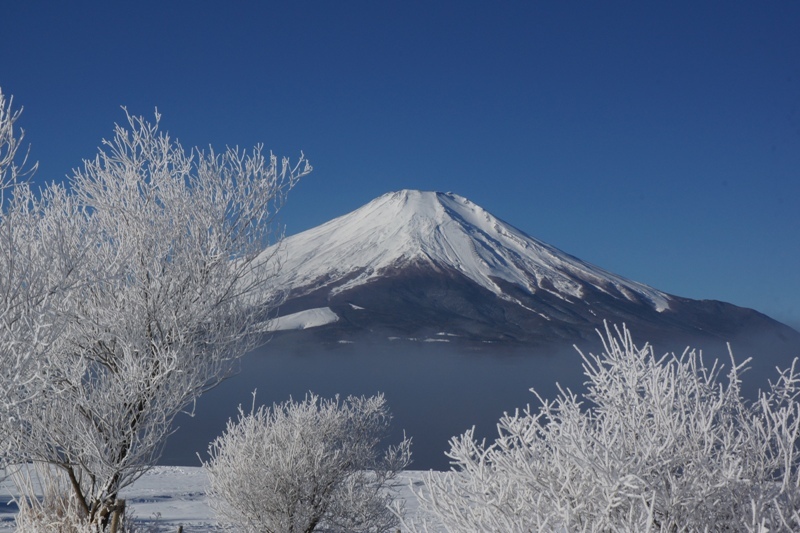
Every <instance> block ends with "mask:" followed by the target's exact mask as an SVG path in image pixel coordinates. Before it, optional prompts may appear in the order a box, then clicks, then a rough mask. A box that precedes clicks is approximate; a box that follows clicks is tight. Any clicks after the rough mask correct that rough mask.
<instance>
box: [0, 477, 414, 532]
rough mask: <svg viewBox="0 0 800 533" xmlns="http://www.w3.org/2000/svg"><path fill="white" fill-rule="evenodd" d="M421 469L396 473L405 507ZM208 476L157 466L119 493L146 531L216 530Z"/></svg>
mask: <svg viewBox="0 0 800 533" xmlns="http://www.w3.org/2000/svg"><path fill="white" fill-rule="evenodd" d="M421 479H422V472H419V471H407V472H403V473H402V474H400V476H398V479H397V483H396V490H397V495H398V498H400V499H402V500H403V501H405V505H406V511H407V512H409V513H413V512H416V511H417V500H416V497H415V496H414V495H413V493H412V491H411V488H410V483H415V484H419V483H421ZM207 482H208V480H207V478H206V475H205V473H204V472H203V470H202V469H201V468H199V467H185V466H157V467H155V468H153V469H152V470H150V471H149V472H148V473H147V474H145V475H144V476H143V477H141V478H140V479H139V480H138V481H136V483H134V484H133V486H131V487H129V488H127V489H125V490H124V491H123V493H122V497H123V498H125V500H126V501H127V504H128V506H129V511H131V512H132V514H133V516H134V517H135V518H136V522H137V524H139V525H140V526H143V529H144V530H145V531H146V532H147V531H148V529H149V530H150V531H151V532H153V533H154V532H159V533H160V532H171V533H175V532H176V531H177V530H178V526H183V530H184V531H185V532H186V533H190V532H198V533H201V532H209V531H218V529H217V528H216V523H215V521H214V513H213V511H212V510H211V508H210V507H209V505H208V502H207V500H206V495H205V487H206V484H207ZM12 488H13V485H12V483H11V481H10V480H6V481H4V482H0V532H3V533H5V532H10V531H14V513H15V511H16V508H15V507H14V506H7V505H5V504H6V502H8V501H9V499H10V498H11V494H12Z"/></svg>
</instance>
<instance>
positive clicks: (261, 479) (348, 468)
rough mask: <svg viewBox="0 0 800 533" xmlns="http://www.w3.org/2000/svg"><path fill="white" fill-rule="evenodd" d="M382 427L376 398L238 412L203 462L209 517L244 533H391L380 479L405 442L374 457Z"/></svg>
mask: <svg viewBox="0 0 800 533" xmlns="http://www.w3.org/2000/svg"><path fill="white" fill-rule="evenodd" d="M389 422H390V416H389V412H388V409H387V407H386V402H385V400H384V397H383V395H378V396H372V397H369V398H365V397H352V396H351V397H348V398H347V399H346V400H344V401H340V400H339V398H338V396H337V397H336V398H335V399H332V400H325V399H321V398H319V397H318V396H316V395H314V394H309V395H307V396H306V399H305V401H302V402H295V401H292V400H289V401H287V402H285V403H282V404H278V405H273V406H272V408H271V409H268V408H266V407H264V406H262V407H261V408H259V409H258V410H251V412H250V413H249V414H245V413H244V412H243V411H242V409H241V407H240V408H239V418H238V421H236V422H233V421H232V420H231V421H229V422H228V426H227V429H226V431H225V433H224V434H223V435H222V436H220V437H218V438H217V439H216V440H214V441H213V442H212V443H211V444H210V445H209V450H208V451H209V455H210V459H209V460H208V462H206V463H204V465H203V466H204V467H205V470H206V472H207V473H208V476H209V482H210V484H209V489H208V496H209V500H210V502H211V505H212V507H213V508H214V510H215V511H216V513H217V516H218V518H219V521H220V522H221V523H222V524H224V525H225V526H227V527H228V528H230V529H232V530H234V531H241V532H245V533H256V532H258V533H264V532H268V533H311V532H312V531H316V532H342V533H344V532H348V533H379V532H385V531H391V532H394V531H395V528H396V525H397V523H398V519H397V518H396V517H395V516H394V515H393V514H392V513H391V512H390V511H389V509H388V505H389V504H390V503H391V501H392V494H391V492H390V487H391V483H390V482H391V481H392V480H393V479H394V477H395V475H396V474H397V473H398V472H399V471H400V470H402V469H403V468H405V467H406V466H407V465H408V464H409V462H410V457H411V452H410V445H411V441H410V440H409V439H404V440H403V441H402V442H401V443H400V444H399V445H398V446H396V447H390V448H389V449H388V450H387V451H386V453H385V454H384V455H383V456H381V455H380V453H379V451H378V445H379V444H380V442H381V440H382V439H383V438H384V437H385V434H386V432H387V430H388V427H389Z"/></svg>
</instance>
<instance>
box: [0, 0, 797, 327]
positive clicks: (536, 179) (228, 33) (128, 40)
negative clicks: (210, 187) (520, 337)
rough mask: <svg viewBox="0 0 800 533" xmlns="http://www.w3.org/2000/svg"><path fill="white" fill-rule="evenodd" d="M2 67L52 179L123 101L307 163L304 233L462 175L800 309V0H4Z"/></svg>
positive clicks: (299, 223)
mask: <svg viewBox="0 0 800 533" xmlns="http://www.w3.org/2000/svg"><path fill="white" fill-rule="evenodd" d="M0 9H1V10H2V17H1V18H2V20H3V31H2V32H0V86H2V88H3V90H4V92H5V93H7V94H13V95H14V98H15V103H16V104H17V105H22V106H24V107H25V111H24V114H23V117H22V119H21V125H22V126H23V127H24V128H25V129H26V130H27V141H28V142H29V143H31V145H32V151H31V154H32V157H33V158H35V159H37V160H39V161H40V171H39V173H38V179H40V180H45V179H47V180H53V179H55V180H61V179H63V177H64V176H65V175H67V174H68V173H69V172H70V169H72V168H74V167H76V166H79V165H80V163H81V159H82V158H89V157H92V156H93V155H94V154H95V152H96V148H97V146H98V144H99V142H100V140H101V139H102V138H103V137H108V136H110V134H111V130H112V127H113V124H114V122H119V121H121V120H122V119H123V118H124V115H123V113H122V111H121V110H120V106H121V105H125V106H127V108H128V109H129V110H130V111H131V112H133V113H135V114H145V115H152V112H153V110H154V108H155V107H158V110H159V111H160V112H161V113H162V114H163V117H164V118H163V121H162V124H163V126H164V127H165V128H166V129H167V130H169V131H170V133H171V134H173V135H174V136H177V137H178V138H179V139H180V140H181V141H182V142H183V144H184V145H185V146H193V145H201V146H207V145H209V144H210V145H213V146H215V147H222V146H225V145H239V146H242V147H249V146H252V145H254V144H256V143H260V142H263V143H264V144H265V145H266V147H267V148H270V149H272V150H273V151H275V153H276V154H279V155H289V156H296V155H297V154H298V153H299V152H300V151H301V150H303V151H304V152H305V153H306V155H307V156H308V158H309V159H310V160H311V162H312V164H313V165H314V167H315V170H314V173H313V174H312V175H310V176H309V177H308V178H307V179H306V180H305V181H304V182H303V183H301V184H300V185H299V186H298V188H297V189H296V190H295V191H293V193H292V195H291V197H290V201H289V204H288V205H287V207H286V209H285V211H284V213H283V221H284V222H285V223H286V225H287V231H288V233H290V234H291V233H296V232H298V231H302V230H304V229H307V228H310V227H312V226H315V225H317V224H320V223H322V222H324V221H326V220H328V219H330V218H333V217H335V216H338V215H341V214H344V213H346V212H349V211H351V210H353V209H355V208H357V207H359V206H360V205H362V204H364V203H366V202H368V201H370V200H371V199H373V198H375V197H377V196H379V195H380V194H383V193H385V192H388V191H392V190H398V189H403V188H419V189H426V190H439V191H452V192H455V193H458V194H461V195H462V196H466V197H467V198H469V199H471V200H472V201H474V202H475V203H477V204H479V205H481V206H483V207H485V208H486V209H488V210H489V211H491V212H492V213H494V214H495V215H496V216H498V217H500V218H502V219H504V220H506V221H507V222H510V223H512V224H513V225H515V226H517V227H518V228H520V229H522V230H524V231H526V232H527V233H529V234H531V235H532V236H534V237H537V238H539V239H542V240H544V241H546V242H548V243H550V244H552V245H554V246H557V247H559V248H561V249H562V250H564V251H566V252H569V253H571V254H573V255H576V256H578V257H580V258H582V259H584V260H587V261H590V262H592V263H595V264H597V265H599V266H601V267H604V268H606V269H608V270H611V271H614V272H616V273H619V274H622V275H624V276H627V277H629V278H632V279H634V280H636V281H641V282H644V283H647V284H650V285H652V286H654V287H657V288H659V289H661V290H664V291H667V292H670V293H673V294H677V295H680V296H686V297H691V298H711V299H718V300H724V301H728V302H732V303H735V304H737V305H742V306H746V307H752V308H755V309H758V310H759V311H762V312H765V313H767V314H769V315H771V316H773V317H775V318H777V319H779V320H782V321H784V322H787V323H790V324H792V325H794V326H795V327H796V328H800V302H799V300H800V32H798V31H797V28H798V27H800V3H798V2H789V1H771V2H736V1H730V2H721V1H720V2H697V1H693V2H669V3H667V2H659V3H656V2H613V1H612V2H573V1H563V2H561V1H559V2H555V1H553V2H513V1H502V2H501V1H498V2H490V1H485V2H472V1H468V0H461V1H450V2H433V1H429V2H421V1H403V2H399V1H359V2H353V1H336V2H334V1H322V0H319V1H303V0H301V1H293V2H288V1H287V2H267V1H264V2H243V1H237V2H205V1H193V2H179V1H175V2H160V1H158V2H154V1H137V2H131V1H128V2H121V1H120V2H116V1H115V2H82V1H75V2H45V1H31V0H17V1H14V2H4V3H3V5H2V8H0Z"/></svg>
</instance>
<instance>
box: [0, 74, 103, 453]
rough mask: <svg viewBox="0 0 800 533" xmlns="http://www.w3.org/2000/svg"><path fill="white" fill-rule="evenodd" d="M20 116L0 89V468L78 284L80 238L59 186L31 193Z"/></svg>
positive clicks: (73, 207) (74, 211) (77, 219)
mask: <svg viewBox="0 0 800 533" xmlns="http://www.w3.org/2000/svg"><path fill="white" fill-rule="evenodd" d="M19 116H20V111H15V110H14V109H13V108H12V102H11V99H8V100H6V97H5V95H4V94H3V92H2V89H0V467H3V466H4V465H6V464H7V463H9V462H13V461H15V460H16V458H17V456H18V454H17V452H18V451H19V450H18V449H17V447H16V445H15V441H14V439H12V438H11V436H12V435H14V434H15V432H16V431H17V430H18V429H19V421H20V417H21V413H22V412H24V411H25V410H27V409H28V408H29V407H30V406H29V402H30V401H32V400H33V399H34V398H35V397H36V396H37V395H38V393H39V390H40V389H41V388H42V386H43V385H42V379H41V378H42V372H43V368H42V356H43V353H44V352H45V351H46V350H47V349H48V347H49V346H50V345H51V344H52V342H53V341H54V339H56V338H57V337H58V335H59V334H60V333H61V332H62V331H63V328H64V321H63V320H62V319H61V312H60V311H61V310H62V309H63V308H64V307H65V301H66V300H65V291H66V289H68V288H71V287H74V286H76V284H77V283H78V282H79V281H80V280H79V276H77V275H76V272H77V268H78V265H79V263H80V262H81V261H82V259H83V254H82V250H85V248H86V245H85V237H86V235H87V233H86V226H85V224H84V218H83V217H82V215H81V211H80V208H79V207H78V206H77V204H76V202H74V201H73V200H72V199H71V198H70V197H69V196H68V195H67V194H66V191H65V190H64V189H63V188H62V187H56V186H53V187H50V188H49V189H47V190H46V191H45V192H43V193H41V194H38V195H37V194H34V192H33V191H32V189H31V187H30V185H29V183H28V182H27V177H28V176H30V175H31V174H32V173H33V171H34V170H35V165H33V166H31V167H29V168H28V167H26V165H25V163H26V160H27V153H26V154H20V153H19V148H20V145H21V144H20V143H21V140H22V137H23V135H22V132H21V130H17V129H16V128H15V123H16V122H17V120H18V118H19Z"/></svg>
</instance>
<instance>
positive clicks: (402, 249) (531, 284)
mask: <svg viewBox="0 0 800 533" xmlns="http://www.w3.org/2000/svg"><path fill="white" fill-rule="evenodd" d="M272 252H274V250H268V252H267V253H272ZM279 253H280V256H281V258H282V263H281V270H280V272H279V274H278V278H277V280H276V281H277V283H278V284H279V285H280V286H282V287H285V288H288V289H289V294H288V298H287V300H286V302H285V304H284V305H283V306H282V308H281V317H280V318H278V319H275V320H274V321H273V322H272V325H273V327H274V329H279V330H287V329H303V328H311V327H314V329H315V335H317V336H318V337H319V338H321V339H322V340H323V341H331V342H350V341H355V340H356V339H357V338H359V337H361V336H364V335H367V336H370V337H373V338H376V337H379V338H385V339H392V340H419V341H430V342H433V341H438V342H454V343H458V342H462V343H463V342H467V343H473V344H476V343H477V344H481V343H482V344H487V343H489V344H496V343H501V344H503V343H505V344H512V345H513V344H520V343H521V344H531V343H532V344H540V343H551V342H553V341H568V342H570V343H571V342H577V341H578V340H580V339H584V338H587V337H594V335H595V334H594V330H595V329H596V328H597V327H602V323H603V320H608V321H609V322H612V323H622V322H625V323H627V324H628V326H629V327H631V328H632V329H634V330H635V331H639V332H642V333H643V334H647V335H651V337H646V338H651V339H653V338H659V337H668V336H670V337H673V338H674V337H675V335H676V333H677V334H678V336H679V337H681V338H687V339H690V338H694V337H708V338H714V339H717V340H733V338H735V337H739V336H741V335H743V334H747V335H752V334H755V333H759V334H761V333H763V332H765V331H770V332H774V333H776V334H780V335H785V336H790V337H791V336H792V335H797V332H795V331H794V330H792V329H791V328H788V327H786V326H783V325H782V324H779V323H777V322H775V321H773V320H771V319H770V318H768V317H766V316H764V315H761V314H760V313H757V312H756V311H752V310H749V309H743V308H740V307H736V306H734V305H731V304H725V303H722V302H716V301H696V300H690V299H686V298H680V297H677V296H672V295H669V294H666V293H664V292H661V291H659V290H657V289H654V288H652V287H649V286H647V285H644V284H642V283H637V282H635V281H631V280H628V279H626V278H624V277H622V276H618V275H616V274H613V273H611V272H608V271H606V270H604V269H602V268H600V267H597V266H594V265H592V264H589V263H587V262H585V261H582V260H580V259H578V258H576V257H573V256H571V255H569V254H567V253H564V252H562V251H561V250H558V249H557V248H554V247H553V246H550V245H549V244H546V243H544V242H541V241H539V240H537V239H535V238H533V237H531V236H529V235H527V234H525V233H524V232H523V231H521V230H519V229H517V228H515V227H513V226H511V225H510V224H508V223H506V222H503V221H502V220H500V219H498V218H496V217H495V216H493V215H492V214H490V213H489V212H487V211H485V210H484V209H483V208H481V207H480V206H478V205H476V204H474V203H472V202H470V201H469V200H467V199H466V198H463V197H461V196H458V195H456V194H452V193H440V192H424V191H416V190H403V191H398V192H393V193H388V194H385V195H383V196H381V197H379V198H377V199H375V200H373V201H372V202H370V203H368V204H366V205H364V206H363V207H361V208H359V209H357V210H355V211H353V212H351V213H349V214H346V215H344V216H341V217H339V218H336V219H334V220H331V221H330V222H327V223H325V224H322V225H321V226H318V227H316V228H313V229H310V230H308V231H305V232H302V233H300V234H297V235H294V236H291V237H288V238H286V239H285V240H284V242H283V243H282V245H281V249H280V252H279ZM652 335H655V337H653V336H652Z"/></svg>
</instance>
